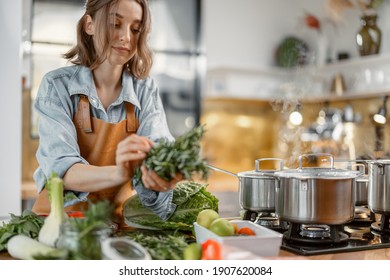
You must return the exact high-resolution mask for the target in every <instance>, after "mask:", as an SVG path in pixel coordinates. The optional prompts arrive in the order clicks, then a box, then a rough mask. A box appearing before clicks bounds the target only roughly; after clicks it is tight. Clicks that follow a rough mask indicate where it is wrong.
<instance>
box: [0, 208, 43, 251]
mask: <svg viewBox="0 0 390 280" xmlns="http://www.w3.org/2000/svg"><path fill="white" fill-rule="evenodd" d="M10 217H11V219H10V220H9V221H8V222H6V223H5V222H3V225H2V227H0V251H3V250H6V249H7V242H8V240H9V239H10V238H11V237H13V236H15V235H20V234H22V235H26V236H28V237H31V238H33V239H38V234H39V231H40V230H41V228H42V226H43V223H44V218H43V217H41V216H39V215H37V214H35V213H34V212H31V211H30V210H24V211H23V213H22V215H20V216H18V215H15V214H10Z"/></svg>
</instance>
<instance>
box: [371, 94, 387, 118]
mask: <svg viewBox="0 0 390 280" xmlns="http://www.w3.org/2000/svg"><path fill="white" fill-rule="evenodd" d="M386 102H387V96H385V97H384V98H383V104H382V106H381V107H380V108H379V111H378V113H376V114H375V115H374V116H373V119H374V122H376V123H378V124H385V123H386V121H387V119H386V118H387V109H386Z"/></svg>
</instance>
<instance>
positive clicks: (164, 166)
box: [135, 126, 209, 181]
mask: <svg viewBox="0 0 390 280" xmlns="http://www.w3.org/2000/svg"><path fill="white" fill-rule="evenodd" d="M203 134H204V127H203V126H199V127H195V128H193V129H191V130H190V131H188V132H187V133H185V134H183V135H181V136H180V137H178V138H177V139H176V141H174V142H168V141H167V140H166V139H162V140H161V141H160V142H159V143H157V144H156V145H155V146H154V147H153V148H152V149H151V150H150V151H149V153H148V154H147V156H146V158H145V160H144V164H145V165H146V167H147V168H148V169H149V170H153V171H154V172H156V173H157V174H158V175H159V176H160V177H161V178H163V179H165V180H167V181H170V180H172V178H173V177H174V176H175V175H176V174H177V173H181V174H183V176H184V178H185V179H186V180H190V179H192V176H193V175H194V174H195V173H198V174H200V175H201V176H202V178H203V179H206V178H207V177H208V174H209V169H208V167H207V164H206V161H205V160H204V159H202V158H201V157H200V139H201V138H202V136H203ZM135 177H136V178H137V179H138V180H139V181H140V180H141V172H140V169H139V168H138V169H137V170H136V174H135Z"/></svg>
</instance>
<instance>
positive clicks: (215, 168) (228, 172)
mask: <svg viewBox="0 0 390 280" xmlns="http://www.w3.org/2000/svg"><path fill="white" fill-rule="evenodd" d="M207 167H208V168H210V169H213V170H216V171H219V172H223V173H226V174H229V175H232V176H234V177H236V178H238V176H237V174H235V173H233V172H230V171H227V170H224V169H221V168H218V167H215V166H212V165H210V164H207Z"/></svg>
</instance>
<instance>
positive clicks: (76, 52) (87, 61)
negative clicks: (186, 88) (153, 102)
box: [64, 0, 153, 79]
mask: <svg viewBox="0 0 390 280" xmlns="http://www.w3.org/2000/svg"><path fill="white" fill-rule="evenodd" d="M118 1H119V0H87V1H86V4H85V13H84V15H83V16H82V17H81V18H80V20H79V21H78V24H77V43H76V45H75V46H74V47H73V48H72V49H70V50H69V51H68V52H67V53H65V54H64V58H66V59H68V60H70V61H71V62H72V63H73V64H76V65H84V66H87V67H89V68H90V69H92V70H93V69H95V68H96V67H98V66H99V65H100V64H101V63H103V61H104V60H105V59H106V58H107V53H108V51H109V49H110V39H111V34H112V27H111V18H110V17H111V15H110V14H111V13H110V12H111V11H112V9H114V8H115V7H116V6H117V4H118ZM134 1H136V2H137V3H139V4H140V5H141V6H142V10H143V17H142V24H141V30H140V33H139V35H138V41H137V46H136V48H137V50H136V53H135V54H134V56H133V57H132V58H131V59H130V60H129V61H128V62H127V63H126V64H125V69H124V70H125V71H127V72H129V73H130V74H131V75H133V76H135V77H136V78H139V79H144V78H146V77H147V76H148V75H149V72H150V68H151V67H152V64H153V59H152V51H151V49H150V48H149V46H148V36H149V33H150V29H151V15H150V10H149V4H148V0H134ZM87 15H90V16H91V18H92V19H94V20H95V23H96V30H98V32H99V33H98V34H96V38H95V39H97V40H100V42H99V43H100V44H101V45H102V46H103V51H102V53H101V54H98V53H97V52H96V49H95V45H94V42H93V38H92V36H91V35H89V34H87V33H86V32H85V29H84V27H85V20H86V17H87Z"/></svg>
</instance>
